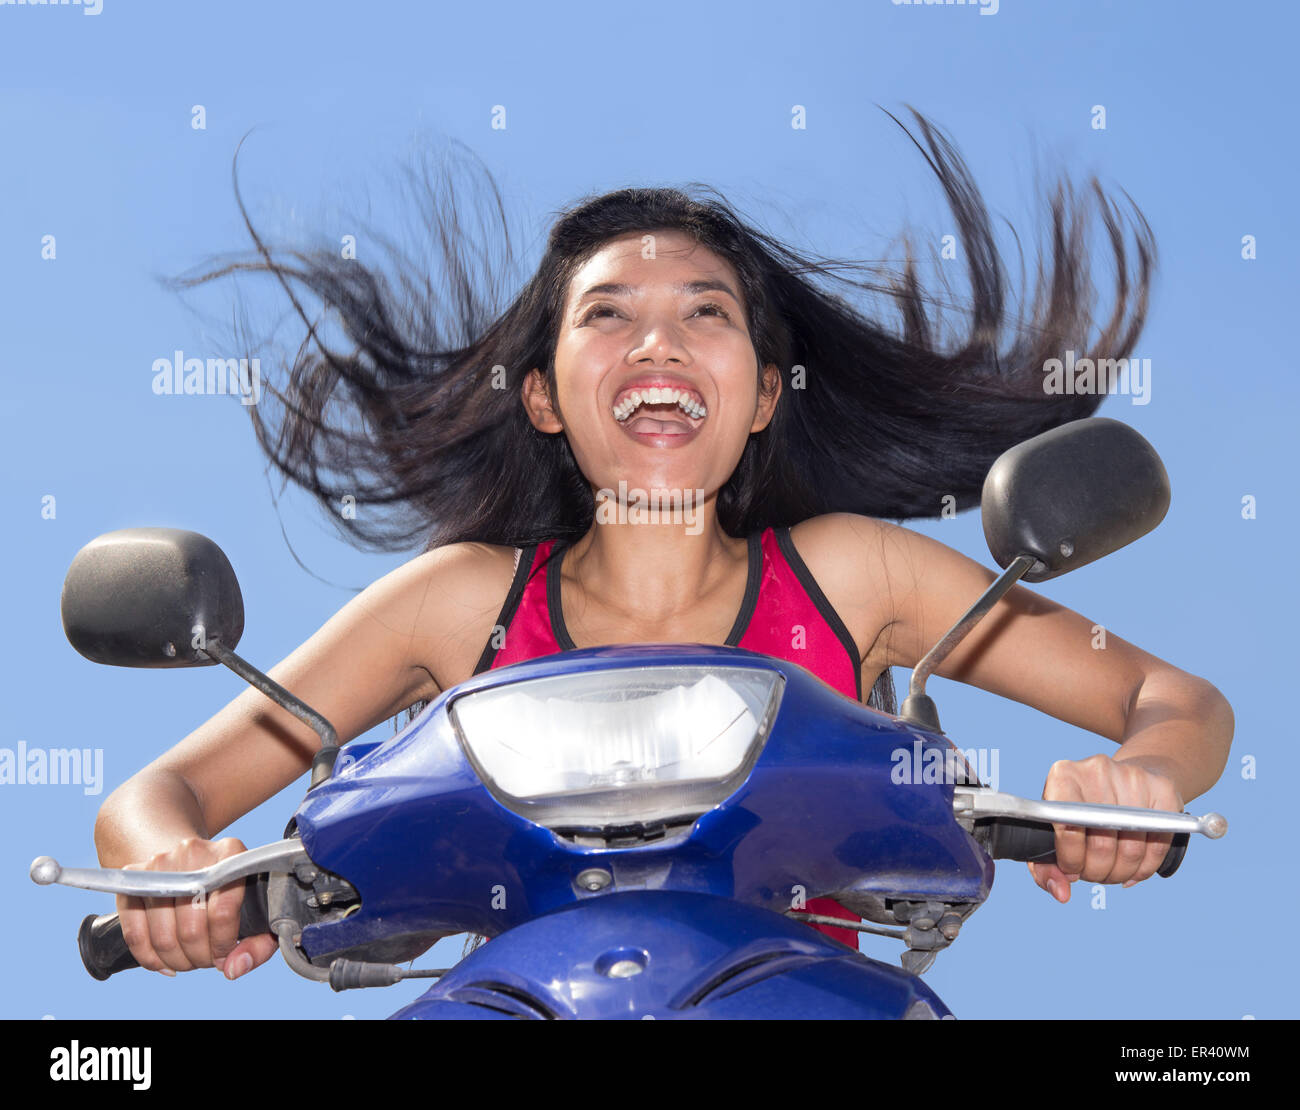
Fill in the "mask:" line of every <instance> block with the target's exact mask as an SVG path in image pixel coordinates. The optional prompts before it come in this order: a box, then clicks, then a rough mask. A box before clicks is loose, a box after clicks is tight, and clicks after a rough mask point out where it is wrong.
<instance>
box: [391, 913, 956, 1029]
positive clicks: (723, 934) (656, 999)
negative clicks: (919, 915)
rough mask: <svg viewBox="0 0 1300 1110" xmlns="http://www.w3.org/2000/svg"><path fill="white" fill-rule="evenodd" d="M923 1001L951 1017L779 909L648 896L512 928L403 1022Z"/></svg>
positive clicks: (762, 1013) (804, 1012) (871, 1008)
mask: <svg viewBox="0 0 1300 1110" xmlns="http://www.w3.org/2000/svg"><path fill="white" fill-rule="evenodd" d="M620 963H621V964H622V967H623V969H624V971H626V968H627V967H628V966H629V965H632V966H640V967H641V968H642V970H641V971H640V972H638V973H635V974H632V975H626V974H623V975H611V974H610V973H609V971H610V969H612V968H617V967H618V966H619V964H620ZM918 999H920V1000H923V1001H924V1002H926V1003H927V1004H928V1005H929V1007H930V1011H931V1013H932V1015H933V1016H935V1017H944V1016H947V1015H948V1010H947V1008H946V1007H945V1006H944V1005H943V1003H942V1002H941V1001H939V999H938V997H937V996H936V995H935V994H934V992H933V991H931V990H930V989H929V987H927V986H926V985H925V984H924V983H923V982H922V981H921V980H920V979H918V978H917V977H916V976H914V975H910V974H908V973H907V972H905V971H903V970H902V969H901V968H897V967H891V966H889V965H888V964H883V963H880V962H879V961H877V960H872V959H868V958H867V957H866V956H863V955H861V954H859V953H857V952H853V951H851V950H850V949H848V948H846V947H845V946H844V945H842V944H840V943H839V942H837V941H834V940H829V939H828V938H826V937H824V936H822V935H821V934H820V933H817V932H815V931H814V930H812V929H809V928H807V926H804V925H800V924H799V923H798V922H794V921H791V920H790V919H789V918H786V917H782V916H780V915H778V914H774V913H772V912H771V911H770V910H760V909H755V908H754V907H751V906H745V905H742V904H741V903H739V902H735V901H731V900H729V899H724V898H716V897H713V896H711V895H706V894H681V893H674V892H666V893H664V892H658V891H654V892H650V891H640V892H630V893H626V894H615V895H610V896H608V897H605V898H600V899H595V900H592V901H588V902H584V903H582V904H581V905H574V906H569V907H566V908H565V909H562V910H556V911H555V912H553V913H549V914H545V915H543V916H541V917H538V918H534V919H533V920H532V921H530V922H528V924H526V925H520V926H519V927H517V928H515V929H511V930H510V932H508V933H505V934H504V935H503V936H501V937H499V938H498V939H496V940H494V941H491V942H490V943H488V944H486V945H484V946H483V947H481V948H479V949H477V950H476V951H474V952H473V953H471V954H470V955H469V956H468V957H467V958H466V959H464V960H462V961H461V962H460V963H459V964H458V965H457V966H456V967H455V968H454V969H453V970H452V971H451V972H450V973H449V974H448V975H446V976H444V977H443V978H442V979H440V980H439V981H438V984H437V985H436V986H435V987H433V989H432V990H430V991H429V992H428V993H427V994H425V995H424V996H423V997H421V998H419V999H417V1000H416V1001H415V1002H412V1003H411V1004H410V1005H409V1006H406V1007H403V1008H402V1009H401V1010H399V1011H398V1012H397V1013H396V1014H394V1015H393V1017H394V1018H408V1019H409V1018H420V1019H436V1020H448V1019H462V1018H482V1017H497V1018H518V1017H527V1018H577V1017H583V1018H598V1019H618V1018H621V1019H631V1020H643V1019H645V1018H647V1017H650V1018H659V1019H661V1018H678V1019H680V1018H695V1019H701V1018H782V1019H791V1018H793V1019H826V1018H843V1019H898V1018H902V1017H903V1016H904V1014H906V1013H907V1011H908V1008H909V1007H911V1006H912V1005H913V1003H915V1002H916V1001H917V1000H918Z"/></svg>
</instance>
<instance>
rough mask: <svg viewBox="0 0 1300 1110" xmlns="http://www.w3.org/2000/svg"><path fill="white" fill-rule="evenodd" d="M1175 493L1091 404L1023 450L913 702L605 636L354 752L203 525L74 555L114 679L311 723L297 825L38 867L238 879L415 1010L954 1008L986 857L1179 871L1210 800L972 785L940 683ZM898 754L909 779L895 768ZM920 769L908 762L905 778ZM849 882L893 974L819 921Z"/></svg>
mask: <svg viewBox="0 0 1300 1110" xmlns="http://www.w3.org/2000/svg"><path fill="white" fill-rule="evenodd" d="M1168 504H1169V486H1168V478H1167V475H1166V474H1165V470H1164V467H1163V465H1162V464H1161V462H1160V459H1159V456H1158V455H1157V454H1156V452H1155V451H1154V450H1153V449H1152V448H1151V446H1150V444H1148V443H1147V442H1146V441H1145V440H1144V439H1142V437H1141V436H1139V435H1138V434H1137V433H1136V432H1134V431H1133V430H1132V429H1131V428H1129V427H1128V426H1127V425H1125V424H1122V423H1119V422H1117V421H1114V420H1107V419H1103V418H1091V419H1087V420H1080V421H1076V422H1074V423H1071V424H1067V425H1063V426H1061V427H1059V428H1056V429H1053V430H1052V431H1049V432H1047V433H1044V434H1043V435H1040V436H1037V437H1035V438H1034V439H1031V440H1027V441H1026V442H1024V443H1022V444H1019V445H1018V446H1016V447H1014V448H1012V449H1011V450H1010V451H1008V452H1007V453H1006V454H1004V455H1003V456H1002V457H1001V458H999V459H998V460H997V462H996V463H995V464H994V466H993V467H992V469H991V470H990V471H989V474H988V477H987V479H986V481H985V485H984V490H983V496H982V500H981V510H982V516H983V523H984V530H985V536H986V539H987V540H988V542H989V547H990V550H991V552H992V553H993V556H994V558H995V559H996V561H997V562H998V565H999V566H1001V567H1003V568H1004V571H1005V572H1004V573H1003V575H1002V576H1001V577H1000V578H999V579H998V580H997V581H996V582H994V583H993V585H992V586H991V587H990V588H989V589H988V591H986V593H985V594H984V596H983V597H981V598H980V599H979V600H978V601H977V602H976V603H975V605H973V606H972V608H971V609H970V610H969V611H968V612H967V613H966V614H965V616H964V617H963V618H962V619H961V620H960V621H959V622H958V623H957V624H956V625H955V626H954V627H953V628H952V629H951V630H950V631H949V632H948V633H947V634H946V635H945V636H944V637H943V639H942V640H941V641H940V642H939V644H937V645H936V646H935V648H934V649H933V650H932V651H930V653H929V654H927V655H926V657H925V658H924V659H922V660H921V662H920V663H919V664H918V666H917V667H916V669H915V671H914V672H913V674H912V677H911V683H910V690H909V695H908V697H907V699H906V700H905V702H904V704H903V706H902V709H901V712H900V713H899V714H898V715H897V716H890V715H887V714H884V713H881V712H878V711H876V710H874V709H870V708H868V707H866V706H864V705H862V704H860V703H858V702H856V701H853V700H851V699H849V698H846V697H844V696H843V695H841V694H839V693H838V692H836V691H835V690H833V689H831V688H830V687H829V686H827V685H826V684H825V683H824V682H822V681H821V680H820V679H818V678H816V677H815V676H814V675H812V674H810V673H809V672H807V671H805V670H804V669H803V668H801V667H799V666H796V665H794V664H792V663H789V662H786V661H784V660H780V659H774V658H771V657H769V656H766V655H760V654H756V653H753V652H749V651H744V650H741V649H739V648H729V647H713V646H706V645H693V644H634V645H620V646H611V647H600V648H589V649H583V650H577V651H571V652H564V653H560V654H558V655H552V656H547V657H545V658H541V659H537V660H533V661H530V662H526V663H519V664H515V665H513V666H509V667H504V668H501V669H499V670H494V671H489V672H487V673H484V674H481V675H479V676H477V677H475V678H472V679H470V680H468V681H466V682H463V683H461V684H460V685H459V686H456V687H454V688H452V689H450V690H447V691H445V692H444V693H443V694H441V695H440V696H439V697H438V698H437V699H436V700H435V701H434V702H432V703H431V704H430V705H429V706H428V707H427V708H426V709H425V710H424V712H423V713H421V714H420V715H419V717H417V718H416V719H415V720H414V721H412V722H411V724H410V725H409V726H408V727H407V728H406V729H405V730H404V731H403V732H401V733H400V734H398V735H396V736H393V737H391V738H387V739H384V740H379V741H367V742H357V743H354V744H352V745H350V746H349V747H348V748H347V750H346V751H343V750H342V749H341V748H340V747H339V745H338V742H337V737H336V735H335V734H334V730H333V728H332V727H331V726H330V725H329V722H328V721H326V720H324V719H323V718H322V717H321V716H320V715H319V714H317V713H316V712H314V711H313V710H312V709H311V708H310V707H308V706H306V705H304V704H303V703H302V702H300V701H298V699H296V698H295V697H294V696H293V695H292V694H290V693H289V692H288V691H287V690H285V689H284V688H283V687H281V686H279V685H278V684H277V683H275V682H274V681H272V680H271V679H270V678H269V677H267V676H266V675H264V674H262V673H261V672H259V671H257V670H256V669H255V668H253V667H252V666H250V665H249V664H248V663H247V662H245V661H244V660H243V659H241V658H240V657H239V656H238V655H236V654H235V652H234V650H233V649H234V647H235V645H236V644H237V642H238V639H239V636H240V635H241V634H242V631H243V604H242V599H241V595H240V591H239V585H238V582H237V580H236V578H235V574H234V571H233V570H232V569H231V566H230V563H229V561H228V560H227V559H226V557H225V555H224V554H223V553H222V552H221V550H220V549H219V548H218V547H217V546H216V545H215V544H213V543H212V542H211V541H209V540H207V539H205V538H204V537H202V536H199V535H197V534H196V533H193V532H181V531H176V530H171V529H152V528H144V529H127V530H124V531H118V532H111V533H108V534H106V535H104V536H101V537H99V538H98V539H96V540H94V541H92V542H91V543H90V544H89V545H87V546H86V547H85V548H83V549H82V551H81V552H80V553H79V554H78V555H77V557H76V559H75V560H74V562H73V564H72V567H71V568H70V570H69V572H68V577H67V581H66V583H65V587H64V594H63V616H64V626H65V629H66V631H67V634H68V636H69V639H70V640H71V642H72V643H73V645H74V646H75V647H76V648H77V650H78V651H80V652H81V653H82V654H83V655H85V656H87V657H88V658H90V659H92V660H94V661H96V662H102V663H111V664H115V665H119V666H146V667H174V666H203V665H213V664H215V663H221V664H224V665H226V666H228V667H230V668H231V669H232V670H234V671H235V672H236V673H237V674H239V675H240V676H241V677H242V678H244V679H245V680H246V681H248V682H250V683H251V684H252V685H254V686H256V687H257V688H258V689H259V690H261V691H263V692H264V693H265V694H266V695H267V696H268V697H271V698H273V699H274V700H275V701H276V702H277V703H278V704H280V705H282V706H283V707H285V708H286V709H287V710H289V711H290V712H292V713H294V714H295V715H296V716H297V717H298V718H299V719H301V720H303V721H305V722H306V723H308V724H309V725H311V726H312V727H313V728H314V729H315V730H316V731H317V732H318V733H319V735H320V736H321V742H322V744H321V750H320V752H319V753H318V754H317V756H316V759H315V761H314V763H313V767H312V773H311V784H310V787H309V789H308V792H307V796H306V798H305V799H304V800H303V802H302V803H301V804H300V806H299V807H298V810H297V812H296V813H295V814H294V816H293V820H292V821H291V822H290V825H289V828H288V830H287V831H286V836H285V838H284V839H283V840H280V841H277V842H275V843H272V844H267V845H263V846H261V847H258V848H253V849H250V850H249V851H246V852H243V853H241V854H239V855H236V856H232V857H230V858H228V859H225V860H222V861H221V862H219V863H217V864H214V865H213V866H211V867H207V868H204V869H203V870H200V871H193V872H184V873H181V872H176V873H166V872H147V871H121V870H109V869H65V868H62V867H60V866H59V864H58V863H56V862H55V861H54V860H52V859H50V858H49V857H42V858H40V859H38V860H36V861H35V862H34V863H33V864H32V868H31V876H32V878H33V879H34V880H35V881H36V882H38V883H61V884H63V885H67V886H77V887H83V888H86V889H90V890H99V891H108V892H113V893H118V894H130V895H136V896H152V897H171V898H177V897H187V896H188V897H203V896H204V895H206V894H207V893H210V892H212V891H215V890H217V889H219V888H221V887H223V886H226V885H228V884H230V883H232V882H237V881H240V880H243V881H244V883H245V897H244V901H243V909H242V916H241V929H240V934H241V936H247V935H253V934H257V933H264V932H271V933H273V934H275V936H277V937H278V939H279V946H280V951H281V954H282V955H283V957H284V960H285V962H286V963H287V964H288V965H289V967H290V968H292V969H293V970H294V971H295V972H297V973H298V974H300V975H303V976H305V977H307V978H309V979H315V980H320V981H321V982H328V983H329V984H330V986H331V987H332V988H333V989H335V990H348V989H355V988H365V987H378V986H388V985H392V984H395V983H397V982H400V981H401V980H404V979H408V978H421V977H423V978H436V980H437V981H436V983H435V984H434V985H433V987H432V988H431V989H430V990H429V991H428V992H427V993H426V994H424V995H423V996H422V997H420V998H418V999H417V1000H416V1001H414V1002H412V1003H410V1004H409V1005H406V1006H404V1007H403V1008H402V1009H400V1010H398V1011H397V1013H396V1014H394V1015H393V1016H394V1017H395V1018H423V1019H432V1018H450V1019H461V1018H534V1019H545V1018H631V1019H644V1018H655V1019H664V1018H889V1019H897V1018H904V1019H916V1018H928V1019H934V1018H949V1017H952V1016H953V1015H952V1014H951V1013H950V1011H949V1010H948V1008H947V1007H946V1006H945V1005H944V1004H943V1002H942V1001H941V1000H940V999H939V998H938V996H937V995H936V994H935V993H934V992H933V991H932V990H930V988H929V987H927V986H926V984H925V983H924V982H923V981H922V979H921V978H920V976H921V974H922V973H924V972H925V971H926V970H927V969H928V968H929V966H930V965H931V963H932V962H933V961H934V959H935V957H936V956H937V954H938V953H939V952H940V951H941V950H943V949H944V948H946V947H948V945H950V944H951V943H952V942H953V941H954V940H955V939H956V938H957V936H958V935H959V933H960V930H961V928H962V926H963V924H964V923H965V922H966V920H967V918H969V916H970V915H971V914H972V913H973V912H974V911H975V910H976V909H977V908H978V907H979V906H980V905H981V904H982V903H983V902H984V900H985V899H986V898H987V897H988V895H989V891H990V889H991V887H992V883H993V874H994V865H993V860H995V859H1015V860H1027V859H1033V860H1042V861H1052V860H1054V858H1055V855H1054V845H1055V833H1054V830H1053V826H1052V823H1053V822H1056V823H1059V824H1068V825H1071V826H1078V827H1089V828H1107V829H1139V830H1144V831H1149V832H1162V833H1165V832H1167V833H1170V834H1173V835H1172V841H1171V846H1170V849H1169V852H1168V855H1167V856H1166V859H1165V861H1164V864H1163V866H1162V867H1161V869H1160V871H1159V874H1161V875H1165V876H1168V875H1171V874H1172V873H1173V872H1174V871H1175V870H1176V869H1177V867H1178V865H1179V864H1180V863H1181V860H1182V858H1183V854H1184V852H1185V850H1186V846H1187V842H1188V837H1189V835H1190V834H1191V833H1193V832H1199V833H1201V834H1203V835H1205V836H1208V837H1211V838H1217V837H1219V836H1222V835H1223V833H1224V832H1225V831H1226V828H1227V823H1226V821H1224V819H1223V818H1222V817H1221V816H1219V815H1218V814H1208V815H1206V816H1204V817H1194V816H1191V815H1189V814H1186V813H1162V812H1158V811H1152V810H1145V809H1132V808H1127V807H1119V806H1107V805H1088V804H1081V803H1065V802H1046V801H1041V800H1033V799H1027V798H1018V797H1015V796H1012V795H1008V794H1003V793H998V792H997V791H995V790H991V789H989V788H988V787H986V786H984V785H983V784H981V783H980V782H979V780H978V778H977V777H976V775H975V774H974V772H973V770H972V768H971V766H970V765H969V763H968V762H967V761H966V760H965V759H963V757H962V755H961V753H960V751H959V750H958V749H957V748H956V747H955V746H954V745H953V743H952V742H951V741H949V740H948V739H947V738H946V737H945V736H944V734H943V732H942V730H941V729H940V727H939V720H938V715H937V712H936V710H935V707H934V704H933V702H932V701H931V700H930V699H929V698H928V697H927V696H926V695H925V689H924V688H925V681H926V677H927V676H928V675H929V674H930V673H932V672H933V670H934V669H935V667H936V666H937V665H938V664H939V662H940V661H941V660H942V659H943V658H944V656H945V655H946V654H947V653H948V652H949V651H950V650H951V649H952V647H953V646H954V645H955V644H956V643H957V642H958V641H959V640H960V639H961V637H962V636H964V635H965V634H966V633H967V632H968V631H969V630H970V628H971V627H973V626H974V624H975V623H976V622H977V621H978V620H979V619H980V618H981V617H982V616H983V615H985V614H986V613H987V612H988V611H989V610H990V609H991V608H992V607H993V606H994V605H995V603H996V602H997V600H998V599H999V598H1000V597H1001V596H1002V595H1003V594H1004V593H1005V592H1006V591H1007V590H1008V589H1009V588H1010V587H1011V585H1013V584H1014V583H1015V582H1016V581H1018V580H1021V579H1023V580H1025V581H1029V582H1037V581H1043V580H1046V579H1049V578H1052V577H1055V576H1056V575H1059V574H1062V573H1064V572H1065V571H1067V570H1071V569H1073V568H1075V567H1078V566H1083V565H1086V564H1087V563H1089V562H1092V561H1094V560H1095V559H1098V558H1100V557H1101V556H1103V555H1105V554H1108V553H1109V552H1111V551H1114V550H1116V549H1118V548H1119V547H1122V546H1124V545H1125V544H1127V543H1130V542H1132V541H1133V540H1135V539H1137V538H1139V537H1140V536H1142V535H1145V534H1146V533H1147V532H1148V531H1150V530H1151V529H1152V528H1154V527H1155V526H1156V525H1157V524H1159V522H1160V520H1161V519H1162V518H1163V517H1164V514H1165V512H1166V510H1167V508H1168ZM900 768H905V770H906V772H907V773H903V774H900V773H899V771H900ZM918 769H920V770H919V773H911V772H912V771H917V770H918ZM823 896H829V897H833V898H834V899H835V900H837V901H838V902H839V903H840V904H841V905H843V906H845V907H846V908H847V909H849V910H851V911H853V912H854V913H856V914H858V915H859V916H860V917H861V918H862V919H863V920H862V922H861V924H857V925H853V926H851V927H853V928H857V929H859V930H861V931H865V932H869V933H876V934H881V935H885V936H889V937H893V938H896V939H898V940H900V941H902V942H903V945H904V949H905V950H904V952H903V954H902V960H901V966H898V967H895V966H891V965H888V964H885V963H882V962H880V961H878V960H874V959H871V958H869V957H867V956H865V955H862V954H861V953H859V952H856V951H854V950H852V949H850V948H849V947H848V946H846V945H844V944H841V943H840V942H838V941H836V940H832V939H830V938H829V937H827V936H824V935H822V934H820V933H818V932H817V931H815V930H813V929H811V928H809V923H817V922H825V923H830V924H835V925H839V926H843V925H844V924H845V922H843V921H841V920H839V919H837V918H820V917H818V916H817V915H815V914H810V913H808V912H807V910H806V905H807V902H808V900H810V899H813V898H817V897H823ZM464 932H472V933H479V934H482V935H484V936H486V937H488V938H490V940H489V943H487V944H484V945H482V946H481V947H479V948H477V949H476V950H474V951H473V952H471V953H470V954H469V955H468V956H466V957H465V958H464V959H462V960H461V961H460V962H459V963H458V964H457V965H456V966H455V967H454V968H451V969H411V968H408V967H403V966H401V965H402V964H403V963H406V962H408V961H412V960H414V959H415V958H416V957H417V956H419V955H420V954H421V953H423V952H425V951H427V950H428V949H429V948H430V947H431V946H432V945H433V944H434V943H436V942H437V941H438V940H439V939H441V938H442V937H444V936H448V935H451V934H456V933H464ZM79 944H80V949H81V954H82V958H83V961H84V962H85V965H86V968H87V970H88V971H89V972H90V973H91V974H92V975H94V976H95V977H96V978H99V979H106V978H107V977H108V976H110V975H112V974H114V973H116V972H118V971H121V970H124V969H125V968H128V967H133V966H136V964H135V960H134V958H133V957H132V956H131V953H130V951H129V949H127V948H126V946H125V944H124V943H123V940H122V934H121V928H120V925H119V923H118V920H117V915H116V914H110V915H107V916H101V917H96V916H94V915H91V916H90V917H87V918H86V919H85V921H84V922H83V923H82V928H81V932H80V935H79Z"/></svg>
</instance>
